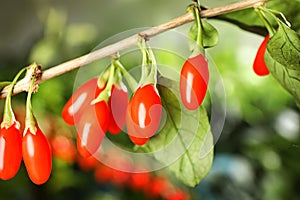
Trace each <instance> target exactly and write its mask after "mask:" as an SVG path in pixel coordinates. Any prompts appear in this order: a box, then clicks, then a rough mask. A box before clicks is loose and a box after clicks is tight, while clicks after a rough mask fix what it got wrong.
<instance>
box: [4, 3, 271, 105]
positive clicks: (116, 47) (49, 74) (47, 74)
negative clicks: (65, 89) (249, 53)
mask: <svg viewBox="0 0 300 200" xmlns="http://www.w3.org/2000/svg"><path fill="white" fill-rule="evenodd" d="M267 1H268V0H244V1H241V2H237V3H233V4H228V5H225V6H220V7H216V8H211V9H207V10H203V11H201V13H200V14H201V17H203V18H209V17H214V16H218V15H222V14H225V13H230V12H234V11H238V10H243V9H246V8H251V7H258V6H261V5H264V4H265V3H266V2H267ZM193 20H194V16H193V13H192V12H189V13H187V14H185V15H182V16H180V17H178V18H175V19H173V20H171V21H169V22H166V23H164V24H161V25H158V26H155V27H152V28H150V29H147V30H145V31H142V32H140V33H138V34H135V35H132V36H130V37H128V38H125V39H123V40H121V41H119V42H116V43H114V44H111V45H109V46H106V47H104V48H101V49H98V50H96V51H93V52H91V53H89V54H86V55H83V56H81V57H78V58H75V59H73V60H70V61H67V62H65V63H62V64H59V65H57V66H54V67H52V68H49V69H47V70H46V71H44V72H43V74H42V76H41V77H40V79H39V80H37V83H42V82H44V81H46V80H49V79H51V78H54V77H57V76H60V75H62V74H64V73H67V72H70V71H72V70H74V69H77V68H79V67H82V66H85V65H87V64H89V63H92V62H94V61H96V60H99V59H101V58H104V57H107V56H111V55H115V54H116V53H118V52H119V51H122V50H124V49H126V48H129V47H131V46H135V45H136V43H137V42H138V41H140V40H141V39H142V36H146V37H147V38H151V37H154V36H155V35H157V34H160V33H163V32H165V31H167V30H170V29H174V28H176V27H179V26H181V25H183V24H186V23H189V22H192V21H193ZM29 83H30V80H29V81H28V80H27V79H22V80H20V81H19V82H17V84H16V85H15V87H14V91H13V94H17V93H20V92H23V91H26V90H27V89H28V86H29ZM8 91H9V86H6V87H5V88H3V90H2V91H1V92H0V99H1V98H5V97H6V95H7V92H8Z"/></svg>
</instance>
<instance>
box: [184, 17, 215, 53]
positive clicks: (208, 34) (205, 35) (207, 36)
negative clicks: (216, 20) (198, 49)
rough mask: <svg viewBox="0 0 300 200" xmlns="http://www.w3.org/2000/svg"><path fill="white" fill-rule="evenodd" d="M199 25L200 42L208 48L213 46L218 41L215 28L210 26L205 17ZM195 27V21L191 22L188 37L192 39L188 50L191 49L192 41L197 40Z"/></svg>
mask: <svg viewBox="0 0 300 200" xmlns="http://www.w3.org/2000/svg"><path fill="white" fill-rule="evenodd" d="M201 26H202V40H203V41H202V42H203V47H204V48H210V47H214V46H216V45H217V44H218V41H219V35H218V31H217V29H216V28H215V27H214V26H212V25H211V24H210V23H208V22H207V20H206V19H202V20H201ZM197 29H198V26H197V24H196V23H193V25H192V27H191V29H190V31H189V38H191V39H192V41H189V42H190V44H189V45H190V47H191V48H190V50H193V48H194V43H195V41H196V40H197Z"/></svg>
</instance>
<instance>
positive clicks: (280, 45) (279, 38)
mask: <svg viewBox="0 0 300 200" xmlns="http://www.w3.org/2000/svg"><path fill="white" fill-rule="evenodd" d="M278 24H279V28H278V31H277V32H276V34H275V35H274V36H272V38H271V39H270V40H269V42H268V44H267V49H268V52H269V54H270V56H271V57H272V58H273V59H274V60H276V61H277V62H279V63H280V64H282V65H283V66H285V67H286V68H290V69H295V70H296V69H297V70H300V36H299V35H298V34H297V33H296V32H295V31H293V30H292V29H290V28H289V27H288V26H287V25H285V24H284V23H282V22H281V21H279V22H278Z"/></svg>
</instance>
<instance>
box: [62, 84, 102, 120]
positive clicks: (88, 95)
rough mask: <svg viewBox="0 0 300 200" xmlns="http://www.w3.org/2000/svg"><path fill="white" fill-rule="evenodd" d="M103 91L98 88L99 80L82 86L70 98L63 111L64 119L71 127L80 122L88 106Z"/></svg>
mask: <svg viewBox="0 0 300 200" xmlns="http://www.w3.org/2000/svg"><path fill="white" fill-rule="evenodd" d="M100 91H101V89H100V88H98V86H97V78H93V79H91V80H89V81H87V82H85V83H84V84H82V85H81V86H80V87H79V88H78V89H77V90H76V91H75V92H74V93H73V95H72V96H71V97H70V99H69V100H68V101H67V103H66V104H65V106H64V108H63V110H62V118H63V119H64V121H65V122H66V123H67V124H69V125H74V124H76V123H77V122H79V121H80V117H81V116H82V115H83V112H84V111H85V108H86V106H88V105H89V104H90V103H91V101H92V100H94V99H95V98H96V97H97V96H98V94H99V93H100Z"/></svg>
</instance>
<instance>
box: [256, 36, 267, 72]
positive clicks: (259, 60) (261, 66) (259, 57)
mask: <svg viewBox="0 0 300 200" xmlns="http://www.w3.org/2000/svg"><path fill="white" fill-rule="evenodd" d="M269 39H270V36H269V35H267V36H266V37H265V39H264V40H263V42H262V43H261V45H260V46H259V48H258V50H257V53H256V56H255V59H254V63H253V70H254V72H255V74H257V75H258V76H266V75H268V74H269V73H270V72H269V69H268V67H267V65H266V63H265V59H264V55H265V52H266V48H267V43H268V41H269Z"/></svg>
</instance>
